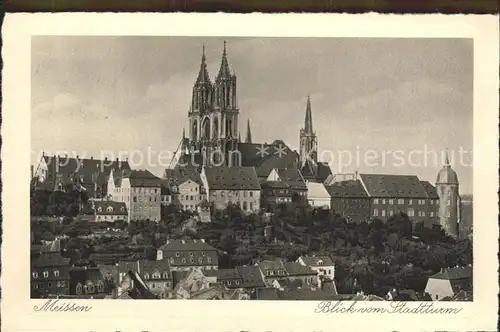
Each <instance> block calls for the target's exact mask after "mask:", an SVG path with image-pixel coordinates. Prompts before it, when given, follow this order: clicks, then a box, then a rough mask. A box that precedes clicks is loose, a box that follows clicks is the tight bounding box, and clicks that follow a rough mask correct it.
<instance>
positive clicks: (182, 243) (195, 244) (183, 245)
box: [159, 240, 217, 251]
mask: <svg viewBox="0 0 500 332" xmlns="http://www.w3.org/2000/svg"><path fill="white" fill-rule="evenodd" d="M159 250H163V251H217V249H215V248H214V247H212V246H211V245H209V244H208V243H206V242H205V241H203V240H171V241H169V242H168V243H166V244H164V245H163V246H161V247H160V248H159Z"/></svg>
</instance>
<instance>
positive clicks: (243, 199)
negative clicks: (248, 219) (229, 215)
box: [201, 166, 261, 213]
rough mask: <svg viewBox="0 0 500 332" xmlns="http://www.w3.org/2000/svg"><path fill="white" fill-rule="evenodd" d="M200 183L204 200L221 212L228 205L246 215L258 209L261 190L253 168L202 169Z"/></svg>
mask: <svg viewBox="0 0 500 332" xmlns="http://www.w3.org/2000/svg"><path fill="white" fill-rule="evenodd" d="M201 181H202V183H203V186H204V188H205V190H204V192H205V193H206V199H207V200H208V202H209V203H210V204H212V206H213V207H214V208H215V209H218V210H223V209H225V208H226V207H227V206H228V205H229V204H232V205H237V206H239V207H240V208H241V210H242V211H243V212H246V213H251V212H254V211H258V210H259V209H260V193H261V188H260V184H259V180H258V177H257V173H256V172H255V169H254V168H253V167H237V166H233V167H227V166H219V167H204V168H203V170H202V173H201Z"/></svg>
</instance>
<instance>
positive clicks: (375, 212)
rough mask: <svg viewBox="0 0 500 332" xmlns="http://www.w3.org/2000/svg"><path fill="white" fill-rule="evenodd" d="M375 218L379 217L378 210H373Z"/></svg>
mask: <svg viewBox="0 0 500 332" xmlns="http://www.w3.org/2000/svg"><path fill="white" fill-rule="evenodd" d="M373 216H374V217H378V210H377V209H374V210H373Z"/></svg>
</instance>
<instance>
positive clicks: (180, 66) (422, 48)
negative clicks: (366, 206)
mask: <svg viewBox="0 0 500 332" xmlns="http://www.w3.org/2000/svg"><path fill="white" fill-rule="evenodd" d="M224 40H226V41H227V54H228V60H229V65H230V67H231V70H233V71H234V72H235V73H236V76H237V84H238V86H237V98H238V106H239V109H240V116H239V127H240V128H239V129H240V132H241V137H242V138H244V137H245V134H246V122H247V119H250V124H251V130H252V139H253V141H254V142H257V143H264V142H272V141H273V140H275V139H281V140H283V141H285V142H286V143H287V144H288V145H289V146H290V147H291V148H292V149H297V148H298V144H299V130H300V128H301V127H303V125H304V117H305V105H306V100H307V96H310V98H311V105H312V117H313V127H314V130H315V132H316V134H317V136H318V145H319V149H318V150H319V155H320V156H321V159H322V160H324V161H327V162H329V163H330V166H331V168H332V171H333V173H340V172H355V171H359V172H362V173H384V174H412V175H413V174H414V175H418V176H419V177H420V178H421V180H428V181H430V182H431V183H434V182H435V179H436V176H437V172H438V171H439V169H440V168H441V167H442V163H443V159H444V153H445V151H448V154H449V155H450V159H451V162H452V165H453V168H454V169H455V171H456V172H457V174H458V177H459V180H460V191H461V192H462V193H472V147H473V146H472V144H473V127H472V119H473V99H472V95H473V94H472V93H473V86H472V84H473V43H472V40H470V39H436V38H434V39H423V38H422V39H410V38H406V39H394V38H392V39H381V38H216V37H157V36H155V37H145V36H120V37H112V36H110V37H105V36H98V37H97V36H92V37H90V36H81V37H80V36H37V37H33V38H32V51H31V52H32V54H31V56H32V83H31V103H32V123H31V125H32V136H31V142H32V162H33V163H34V164H36V163H37V160H39V157H40V155H41V153H42V151H44V152H45V153H48V154H54V153H57V152H66V153H68V155H70V156H76V155H79V156H80V157H90V156H94V157H96V158H98V157H103V156H108V157H109V158H110V159H111V158H113V159H114V158H116V157H118V156H120V157H122V158H125V157H129V161H130V162H131V163H132V164H133V166H134V167H136V168H147V169H149V170H151V171H152V172H153V173H155V174H157V175H161V174H162V173H163V170H164V169H165V168H166V167H167V166H168V160H169V159H170V155H171V154H173V153H174V152H175V149H176V148H177V146H178V144H179V142H180V139H181V136H182V130H183V128H186V129H187V123H188V109H189V105H190V98H191V93H192V86H193V84H194V81H195V79H196V76H197V73H198V71H199V68H200V61H201V54H202V47H203V45H205V54H206V57H207V64H208V70H209V73H210V76H211V78H212V80H213V79H214V77H215V75H216V74H217V72H218V68H219V65H220V59H221V55H222V49H223V43H224ZM460 151H462V152H460ZM160 153H161V154H160ZM63 154H64V153H63ZM460 155H461V156H460Z"/></svg>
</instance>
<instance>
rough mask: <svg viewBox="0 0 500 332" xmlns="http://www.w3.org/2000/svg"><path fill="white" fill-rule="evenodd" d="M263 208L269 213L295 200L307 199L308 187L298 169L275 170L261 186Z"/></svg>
mask: <svg viewBox="0 0 500 332" xmlns="http://www.w3.org/2000/svg"><path fill="white" fill-rule="evenodd" d="M261 188H262V204H261V205H262V207H263V208H264V209H266V210H268V211H273V210H274V208H275V207H276V206H277V205H278V204H281V203H290V202H292V200H293V199H306V197H307V185H306V182H305V180H304V178H303V177H302V174H301V173H300V170H299V169H298V168H284V169H280V168H275V169H273V170H272V171H271V173H270V174H269V176H268V177H267V179H266V181H264V182H263V183H262V184H261Z"/></svg>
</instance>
